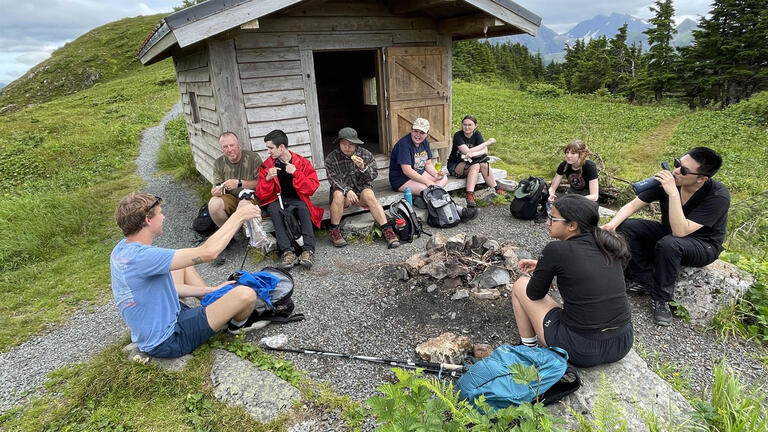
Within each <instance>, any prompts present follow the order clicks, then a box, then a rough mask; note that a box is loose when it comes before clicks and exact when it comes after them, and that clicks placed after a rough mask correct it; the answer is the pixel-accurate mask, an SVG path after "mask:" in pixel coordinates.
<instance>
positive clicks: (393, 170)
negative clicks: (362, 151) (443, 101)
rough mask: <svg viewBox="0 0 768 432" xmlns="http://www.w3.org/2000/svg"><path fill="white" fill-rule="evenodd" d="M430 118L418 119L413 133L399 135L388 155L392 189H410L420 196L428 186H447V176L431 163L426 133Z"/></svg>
mask: <svg viewBox="0 0 768 432" xmlns="http://www.w3.org/2000/svg"><path fill="white" fill-rule="evenodd" d="M428 132H429V121H428V120H427V119H424V118H417V119H416V120H414V122H413V127H412V129H411V133H409V134H408V135H406V136H404V137H402V138H400V141H398V142H397V144H395V147H394V148H393V149H392V156H391V157H390V158H389V184H390V186H392V190H396V191H400V192H403V191H404V190H405V188H411V193H413V195H419V194H421V192H422V191H423V190H424V189H426V188H427V187H429V186H432V185H437V186H440V187H445V185H446V184H448V177H446V176H445V175H444V174H443V173H441V172H438V171H437V170H436V169H435V166H434V164H433V163H432V150H430V148H429V140H428V139H427V133H428Z"/></svg>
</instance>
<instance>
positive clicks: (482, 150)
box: [448, 115, 507, 207]
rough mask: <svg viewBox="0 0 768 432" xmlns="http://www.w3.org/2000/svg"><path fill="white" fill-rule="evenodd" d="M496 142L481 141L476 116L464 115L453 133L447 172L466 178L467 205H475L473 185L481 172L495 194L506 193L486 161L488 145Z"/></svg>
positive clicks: (493, 140) (492, 139) (481, 136)
mask: <svg viewBox="0 0 768 432" xmlns="http://www.w3.org/2000/svg"><path fill="white" fill-rule="evenodd" d="M495 143H496V138H490V139H488V141H483V134H481V133H480V131H479V130H477V118H475V116H473V115H466V116H464V119H463V120H462V121H461V130H460V131H457V132H456V133H455V134H453V148H452V149H451V155H450V156H449V157H448V173H449V174H451V175H452V176H454V177H457V178H464V177H466V178H467V207H476V206H477V203H475V186H476V185H477V178H478V175H479V174H482V176H483V179H484V180H485V183H486V184H487V185H488V186H490V187H492V188H493V189H494V190H495V191H496V194H497V195H502V196H504V195H506V194H507V192H506V191H504V189H502V188H501V187H499V185H498V184H496V179H494V178H493V172H492V171H491V165H490V164H489V163H488V146H489V145H491V144H495Z"/></svg>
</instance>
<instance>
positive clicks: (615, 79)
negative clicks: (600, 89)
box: [606, 23, 632, 94]
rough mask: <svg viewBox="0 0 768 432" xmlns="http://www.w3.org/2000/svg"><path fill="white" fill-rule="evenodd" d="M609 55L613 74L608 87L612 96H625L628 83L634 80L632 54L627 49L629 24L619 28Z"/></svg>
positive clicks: (610, 45) (610, 46)
mask: <svg viewBox="0 0 768 432" xmlns="http://www.w3.org/2000/svg"><path fill="white" fill-rule="evenodd" d="M608 55H609V59H610V64H611V74H610V76H609V78H608V80H607V85H606V87H607V88H608V90H609V91H610V92H611V93H612V94H624V93H625V92H626V90H627V83H628V82H629V81H630V80H631V79H632V76H631V69H632V65H631V64H630V62H631V58H630V52H629V48H628V47H627V24H626V23H625V24H624V25H623V26H621V27H619V30H618V32H617V33H616V36H614V37H613V38H612V39H611V41H610V44H609V47H608Z"/></svg>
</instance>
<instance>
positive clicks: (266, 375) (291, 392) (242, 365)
mask: <svg viewBox="0 0 768 432" xmlns="http://www.w3.org/2000/svg"><path fill="white" fill-rule="evenodd" d="M211 381H212V382H213V394H214V396H215V397H216V398H217V399H219V400H221V401H222V402H224V403H226V404H229V405H234V406H238V405H241V406H243V408H245V410H246V411H248V413H249V414H250V415H251V416H253V418H255V419H256V420H257V421H260V422H268V421H271V420H274V419H275V418H276V417H277V416H278V415H279V414H280V413H281V412H283V411H285V410H287V409H289V408H290V407H291V405H292V404H293V403H294V402H295V401H297V400H299V399H300V398H301V396H300V394H299V391H298V390H297V389H296V387H294V386H292V385H290V384H288V383H287V382H285V381H283V380H282V379H280V378H278V377H277V376H275V374H273V373H272V372H269V371H263V370H260V369H259V368H258V367H257V366H255V365H254V364H252V363H251V362H249V361H246V360H242V359H241V358H240V357H238V356H237V355H236V354H233V353H231V352H229V351H224V350H219V349H217V350H214V351H213V365H211Z"/></svg>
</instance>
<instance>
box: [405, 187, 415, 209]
mask: <svg viewBox="0 0 768 432" xmlns="http://www.w3.org/2000/svg"><path fill="white" fill-rule="evenodd" d="M403 198H405V200H406V201H408V204H410V205H411V207H413V194H412V193H411V188H409V187H406V188H405V190H404V191H403Z"/></svg>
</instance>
